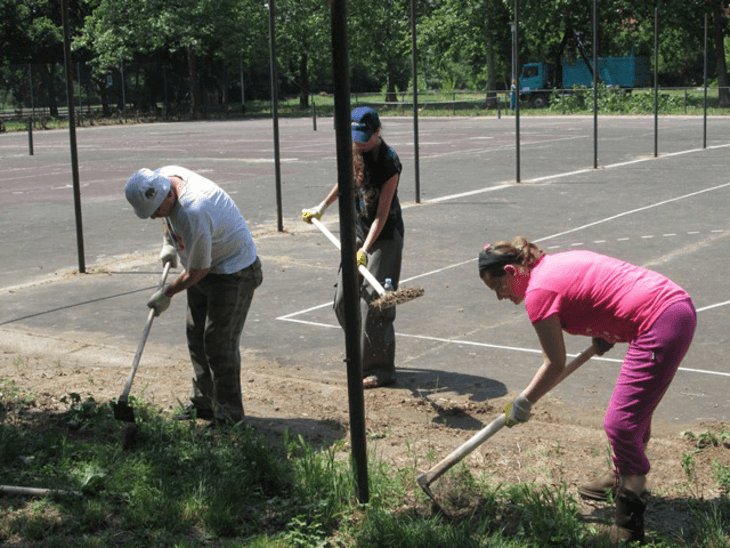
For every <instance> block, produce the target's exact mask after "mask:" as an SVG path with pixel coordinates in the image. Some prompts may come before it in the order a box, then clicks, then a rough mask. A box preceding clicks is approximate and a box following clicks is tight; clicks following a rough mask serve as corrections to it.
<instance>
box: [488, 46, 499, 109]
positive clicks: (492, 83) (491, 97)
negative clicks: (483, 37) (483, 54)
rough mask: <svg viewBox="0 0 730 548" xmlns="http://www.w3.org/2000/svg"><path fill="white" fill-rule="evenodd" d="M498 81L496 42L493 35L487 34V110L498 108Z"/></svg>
mask: <svg viewBox="0 0 730 548" xmlns="http://www.w3.org/2000/svg"><path fill="white" fill-rule="evenodd" d="M496 87H497V81H496V79H495V74H494V40H493V38H492V33H491V32H487V98H488V101H487V108H496V107H497V103H496V100H495V97H496V95H497V94H496V92H495V91H494V90H495V89H496Z"/></svg>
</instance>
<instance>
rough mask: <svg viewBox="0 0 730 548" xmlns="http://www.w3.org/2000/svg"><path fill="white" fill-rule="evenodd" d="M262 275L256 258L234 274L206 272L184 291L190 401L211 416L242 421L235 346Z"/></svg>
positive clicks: (238, 368) (237, 355) (237, 347)
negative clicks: (190, 367) (191, 376)
mask: <svg viewBox="0 0 730 548" xmlns="http://www.w3.org/2000/svg"><path fill="white" fill-rule="evenodd" d="M262 281H263V274H262V272H261V262H260V261H259V259H258V258H256V261H254V263H253V264H252V265H251V266H248V267H246V268H244V269H243V270H241V271H239V272H236V273H234V274H208V275H207V276H205V278H203V279H202V280H200V281H199V282H198V283H196V284H195V285H194V286H192V287H190V288H189V289H188V290H187V295H188V314H187V338H188V349H189V351H190V359H191V360H192V363H193V371H194V373H195V378H194V380H193V392H192V396H191V397H190V400H191V401H192V402H193V404H194V405H195V406H196V407H198V408H201V409H213V410H214V411H215V414H216V417H217V418H219V419H224V420H232V421H234V422H238V421H240V420H243V396H242V394H241V352H240V349H239V344H240V340H241V332H242V331H243V325H244V323H245V322H246V315H247V314H248V309H249V307H250V306H251V300H252V299H253V294H254V290H255V289H256V288H257V287H258V286H259V285H261V282H262Z"/></svg>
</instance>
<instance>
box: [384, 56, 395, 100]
mask: <svg viewBox="0 0 730 548" xmlns="http://www.w3.org/2000/svg"><path fill="white" fill-rule="evenodd" d="M386 72H387V73H388V83H387V88H386V92H385V102H386V103H397V102H398V94H397V93H396V92H395V82H396V80H397V79H398V74H397V71H396V70H395V67H394V66H393V64H392V63H391V62H390V61H388V66H387V68H386Z"/></svg>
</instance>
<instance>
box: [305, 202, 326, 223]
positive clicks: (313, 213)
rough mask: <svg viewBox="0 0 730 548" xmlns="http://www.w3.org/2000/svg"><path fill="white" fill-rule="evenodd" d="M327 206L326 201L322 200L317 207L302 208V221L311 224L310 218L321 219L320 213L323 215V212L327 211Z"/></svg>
mask: <svg viewBox="0 0 730 548" xmlns="http://www.w3.org/2000/svg"><path fill="white" fill-rule="evenodd" d="M328 207H329V206H328V205H327V202H326V201H323V202H322V203H320V204H319V205H318V206H317V207H312V208H310V209H302V221H304V222H305V223H309V224H310V225H311V224H312V219H317V220H318V221H319V220H321V219H322V215H324V212H325V211H327V208H328Z"/></svg>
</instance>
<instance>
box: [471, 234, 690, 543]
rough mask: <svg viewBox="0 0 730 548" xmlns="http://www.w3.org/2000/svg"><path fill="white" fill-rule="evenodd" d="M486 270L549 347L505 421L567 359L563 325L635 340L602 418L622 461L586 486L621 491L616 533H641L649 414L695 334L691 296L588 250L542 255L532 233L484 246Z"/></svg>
mask: <svg viewBox="0 0 730 548" xmlns="http://www.w3.org/2000/svg"><path fill="white" fill-rule="evenodd" d="M479 276H480V277H481V278H482V280H483V281H484V283H485V284H486V285H487V287H489V288H490V289H491V290H493V291H494V292H495V293H496V294H497V298H498V299H500V300H502V299H509V300H511V301H512V302H513V303H514V304H516V305H519V304H521V303H522V302H523V301H524V303H525V308H526V310H527V314H528V317H529V318H530V321H531V322H532V325H533V327H534V328H535V331H536V333H537V336H538V339H539V340H540V345H541V346H542V349H543V364H542V366H541V367H540V369H538V371H537V373H536V374H535V376H534V378H533V379H532V382H531V383H530V384H529V386H528V387H527V388H526V389H525V390H524V391H523V392H522V393H521V394H520V395H519V396H518V397H517V398H516V399H515V400H514V402H512V403H510V404H509V405H507V407H506V408H505V414H506V415H507V421H506V424H507V426H510V427H511V426H514V425H515V424H517V423H520V422H526V421H527V419H528V418H529V416H530V409H531V408H532V405H533V404H534V403H535V402H537V401H538V400H539V399H540V398H541V397H542V396H544V395H545V394H546V393H547V392H548V391H549V390H550V388H551V387H552V386H553V384H554V382H555V381H556V380H557V379H558V377H559V376H560V374H561V373H562V371H563V369H564V368H565V363H566V352H565V341H564V337H563V331H565V332H567V333H570V334H571V335H586V336H588V337H592V339H593V347H594V349H595V350H596V353H597V354H598V355H601V354H603V353H604V352H606V351H607V350H609V349H610V348H611V347H613V345H614V344H615V343H617V342H618V343H628V344H629V348H628V352H627V353H626V357H625V358H624V363H623V365H622V367H621V372H620V374H619V377H618V380H617V381H616V387H615V389H614V392H613V395H612V396H611V402H610V403H609V406H608V410H607V411H606V416H605V420H604V429H605V431H606V434H607V436H608V439H609V442H610V444H611V448H612V450H613V464H614V467H615V469H614V470H613V471H612V472H610V473H609V474H607V475H604V476H602V477H600V478H597V479H596V480H594V481H592V482H589V483H586V484H584V485H581V486H580V487H579V489H578V491H579V493H580V494H581V495H582V496H585V497H588V498H594V499H598V500H605V499H606V498H607V493H608V492H613V494H614V495H615V497H616V519H615V524H614V526H613V527H612V528H611V536H612V538H613V539H615V540H617V539H626V540H639V541H643V539H644V512H645V510H646V501H645V497H644V494H645V493H644V492H645V490H646V474H647V473H648V472H649V468H650V465H649V461H648V460H647V458H646V453H645V449H646V444H647V443H648V441H649V437H650V430H651V418H652V414H653V413H654V410H655V409H656V407H657V405H658V404H659V402H660V401H661V399H662V397H663V396H664V393H665V392H666V390H667V388H668V387H669V384H670V383H671V381H672V378H673V377H674V374H675V372H676V371H677V368H678V367H679V364H680V362H681V361H682V358H684V355H685V354H686V353H687V350H688V349H689V345H690V343H691V342H692V337H693V335H694V331H695V326H696V323H697V316H696V313H695V309H694V306H693V304H692V300H691V299H690V297H689V295H688V294H687V293H686V292H685V291H684V290H683V289H682V288H681V287H679V286H678V285H677V284H675V283H674V282H672V281H671V280H669V279H668V278H666V277H665V276H662V275H661V274H658V273H656V272H653V271H651V270H647V269H645V268H641V267H638V266H635V265H632V264H629V263H627V262H624V261H620V260H618V259H614V258H612V257H607V256H606V255H600V254H598V253H593V252H591V251H577V250H576V251H566V252H563V253H556V254H552V255H548V254H545V252H544V251H543V250H542V249H540V248H539V247H538V246H536V245H535V244H533V243H531V242H529V241H528V240H526V239H525V238H520V237H518V238H515V239H514V240H513V241H512V243H508V242H499V243H497V244H496V245H494V246H487V247H486V248H485V249H484V251H482V252H481V253H480V254H479Z"/></svg>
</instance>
